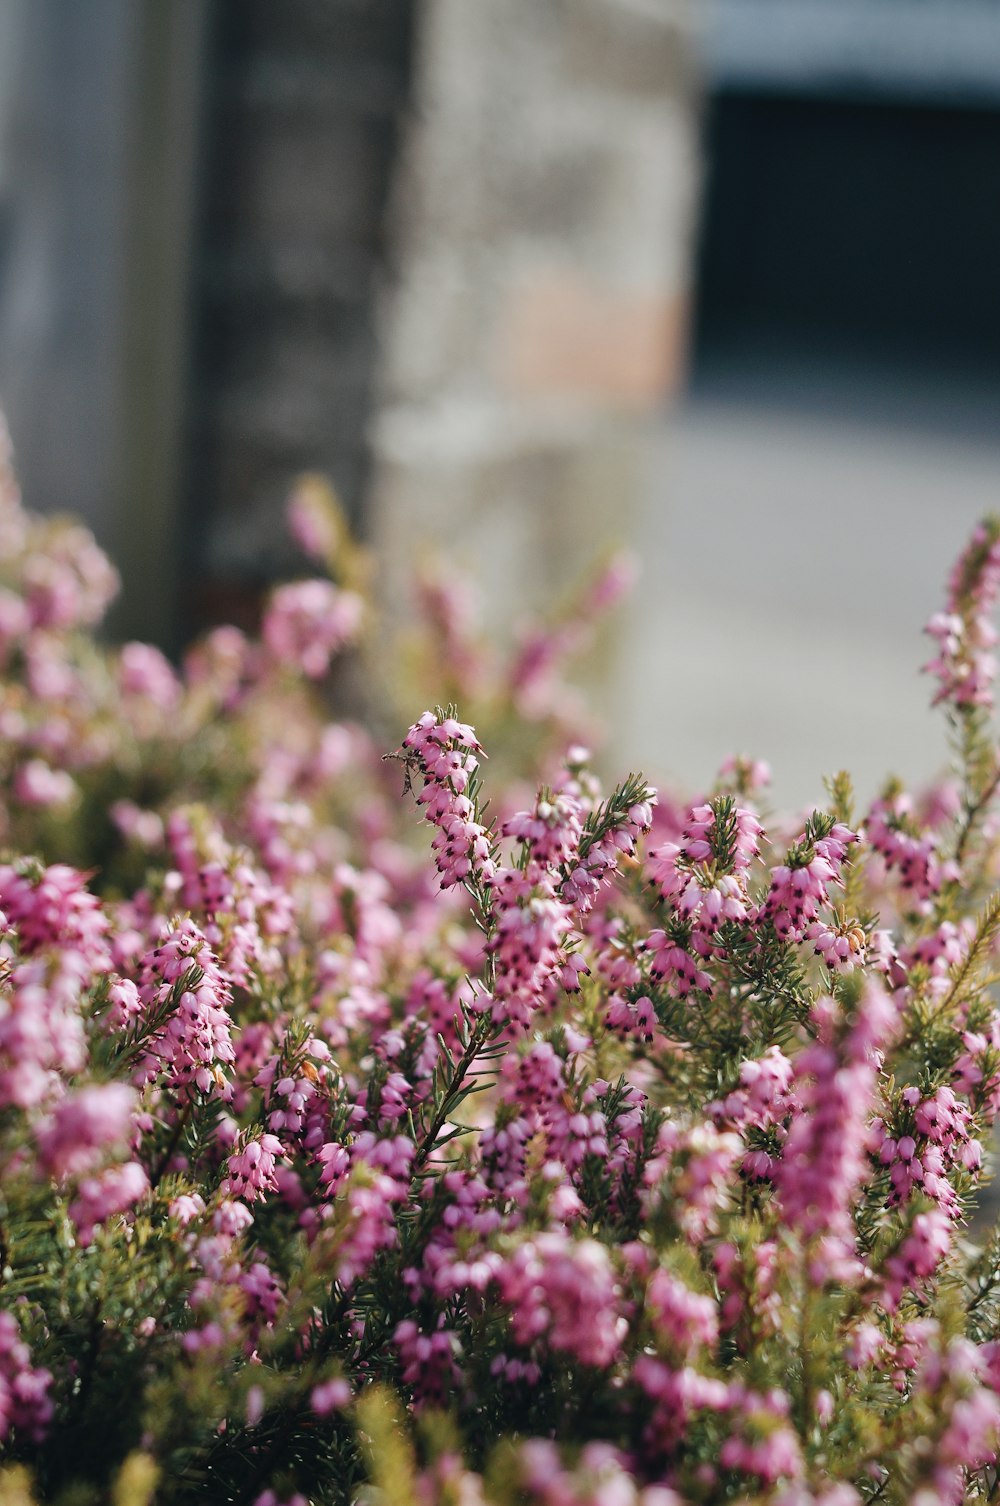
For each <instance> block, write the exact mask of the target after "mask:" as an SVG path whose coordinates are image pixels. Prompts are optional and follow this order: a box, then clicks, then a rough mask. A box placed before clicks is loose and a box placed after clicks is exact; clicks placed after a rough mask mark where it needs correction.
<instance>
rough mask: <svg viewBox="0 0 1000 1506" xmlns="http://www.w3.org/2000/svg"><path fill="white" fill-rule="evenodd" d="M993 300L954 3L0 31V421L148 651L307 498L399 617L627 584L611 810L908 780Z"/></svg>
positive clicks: (931, 744)
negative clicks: (763, 767)
mask: <svg viewBox="0 0 1000 1506" xmlns="http://www.w3.org/2000/svg"><path fill="white" fill-rule="evenodd" d="M998 267H1000V6H998V5H997V3H996V0H280V3H277V0H82V3H81V0H0V401H2V402H3V404H4V406H5V407H6V410H7V412H8V416H9V420H10V424H11V429H12V432H13V437H14V441H15V446H16V449H17V452H18V456H19V464H20V471H21V477H22V482H23V485H24V490H25V495H26V500H27V502H28V504H29V505H30V506H32V507H34V508H36V509H39V510H43V511H46V510H50V511H52V510H55V511H58V510H72V511H76V512H80V513H82V514H83V515H84V516H85V517H86V519H87V521H88V522H89V523H90V524H91V526H92V527H93V528H94V529H95V531H96V533H97V535H98V537H99V539H100V541H101V543H102V544H103V545H104V546H105V547H106V548H107V549H108V550H109V551H110V552H111V554H112V555H113V557H114V558H115V559H116V560H117V561H118V563H119V565H120V567H121V569H122V573H123V576H124V580H125V590H124V593H123V596H122V600H121V602H120V604H119V607H118V609H117V611H118V615H117V618H116V620H115V622H114V624H113V627H114V629H115V631H116V632H118V633H120V634H123V635H128V636H141V637H147V638H151V639H153V640H154V641H156V642H159V643H161V644H163V645H164V646H166V647H168V648H172V649H176V648H177V647H179V646H180V644H181V643H182V642H183V641H184V640H185V639H186V638H188V637H190V636H191V634H192V633H193V632H194V631H196V630H198V629H200V628H202V627H204V626H206V625H208V624H210V623H214V622H218V621H220V620H229V619H232V620H236V621H239V622H241V623H247V622H251V621H252V620H253V617H254V614H255V611H256V609H257V605H258V603H259V600H260V595H261V592H262V590H263V589H264V588H265V586H266V584H267V582H268V581H269V580H272V579H274V578H275V577H276V576H278V575H280V574H281V573H282V571H283V570H286V569H289V568H295V566H296V561H295V558H294V556H293V555H292V554H291V552H290V550H289V547H288V546H287V544H286V542H285V538H284V529H283V505H284V501H285V498H286V496H287V493H288V489H289V486H290V484H291V482H292V480H293V478H294V477H295V476H296V475H297V474H298V473H300V472H301V471H303V470H320V471H323V472H326V473H327V474H329V475H330V476H331V478H332V479H333V481H334V483H335V484H336V486H337V488H338V491H339V493H340V496H341V498H342V500H343V502H344V504H345V506H346V507H347V509H348V510H349V513H350V515H351V518H352V520H353V522H354V524H355V526H356V527H357V528H358V529H359V531H360V532H361V533H362V534H363V535H364V536H365V537H366V538H368V539H370V540H371V541H373V542H374V543H375V545H376V546H377V549H378V551H379V560H380V591H381V593H382V599H383V602H384V603H385V606H386V609H387V611H388V612H389V614H390V615H393V614H395V615H396V616H397V617H398V618H400V619H402V620H405V618H406V615H407V612H408V598H407V584H406V582H407V579H408V576H409V572H410V570H411V567H412V564H413V561H414V559H415V558H417V557H419V556H420V555H421V554H423V553H424V552H425V551H430V550H436V551H437V552H438V553H439V554H440V555H442V556H443V557H446V558H447V559H449V560H454V561H455V562H456V565H457V566H460V567H461V568H463V569H467V570H469V571H470V572H471V574H472V575H473V577H474V578H475V579H476V580H477V582H478V584H479V590H480V596H481V609H482V613H483V617H484V620H485V622H486V623H487V625H489V626H490V627H491V628H493V629H495V630H496V631H497V632H503V631H506V630H508V629H509V627H510V625H511V622H512V621H513V620H516V619H517V618H518V617H519V616H520V615H521V614H522V613H524V612H525V611H530V610H544V609H545V607H546V604H547V603H548V602H549V601H551V600H552V599H554V598H556V597H558V596H561V595H562V594H563V593H564V592H565V591H566V590H567V588H568V587H569V586H571V584H572V582H573V581H574V579H575V578H576V577H577V576H578V575H579V573H580V571H581V570H583V569H584V568H585V566H586V565H587V563H588V561H589V560H590V559H592V558H593V556H594V555H595V554H597V553H598V552H599V551H600V550H601V549H602V548H603V547H604V546H606V545H607V544H609V543H616V542H625V543H627V544H628V545H630V546H631V547H632V549H633V550H634V551H635V553H636V554H637V556H638V558H639V560H640V563H641V567H642V574H641V578H640V581H639V585H638V588H637V590H636V593H635V596H634V599H633V601H632V603H631V604H630V606H629V607H628V608H627V609H626V611H625V612H624V613H623V614H622V618H621V621H620V622H619V623H618V624H617V626H616V627H615V629H614V639H613V652H612V653H611V654H610V655H609V654H608V653H605V654H604V655H603V656H602V658H601V664H602V666H603V669H602V671H601V673H602V674H603V677H604V683H603V684H602V685H600V686H599V687H598V688H597V693H598V695H599V696H600V699H601V701H602V703H603V705H604V706H605V707H607V708H608V715H609V720H610V722H611V724H612V728H613V730H614V733H615V741H616V753H615V756H614V763H615V765H616V767H621V766H622V765H623V764H626V763H629V762H634V763H638V764H641V765H642V766H643V767H644V768H645V769H646V770H647V771H648V772H650V773H651V774H652V775H654V776H663V775H665V774H673V775H676V776H677V777H678V778H680V779H681V780H682V781H684V782H686V783H687V784H689V785H692V786H698V785H703V784H704V783H705V782H706V781H707V780H708V779H709V778H710V777H711V775H712V773H713V772H714V770H715V769H716V768H717V766H718V764H719V763H720V762H721V760H722V759H723V758H724V757H725V756H726V755H727V754H728V753H731V752H745V753H748V754H752V755H754V756H759V757H765V758H767V759H769V761H770V762H771V764H772V767H773V769H774V774H775V785H776V793H777V796H778V798H779V800H781V801H782V802H788V803H792V802H799V801H806V800H808V799H810V798H816V797H818V796H820V795H821V793H822V787H821V776H822V774H824V773H830V772H833V771H835V770H836V769H838V768H840V767H845V766H846V767H849V768H851V769H853V770H855V771H856V773H857V775H858V783H859V786H860V787H861V789H862V790H863V791H864V793H866V794H870V793H871V792H873V790H874V789H875V787H876V784H877V782H878V781H879V779H880V778H881V777H882V775H883V774H884V773H885V772H886V771H887V770H888V769H890V768H891V769H893V770H895V771H897V772H898V773H900V774H901V775H902V776H903V777H904V778H905V779H906V780H907V781H919V780H920V779H923V778H926V777H929V776H930V775H931V774H932V773H933V772H934V771H935V769H936V768H938V767H939V766H940V765H941V764H942V762H943V761H944V759H945V756H946V749H945V743H944V738H943V734H942V731H941V728H940V727H939V725H938V722H937V720H936V719H935V718H934V717H933V716H932V715H931V713H930V712H929V710H928V709H927V702H928V700H929V686H928V684H927V682H926V681H922V680H921V679H920V677H919V676H918V674H917V669H918V666H919V664H920V662H921V661H922V660H923V659H924V658H926V657H928V654H929V650H928V648H927V645H926V641H925V642H921V639H920V628H921V625H922V623H923V622H924V621H925V620H926V618H927V617H928V616H929V615H930V613H931V612H932V611H933V610H935V609H936V608H937V606H938V604H939V602H940V599H941V595H942V590H943V581H944V577H945V574H946V571H947V569H948V566H949V564H950V561H951V559H952V557H953V556H954V554H955V553H956V552H957V550H958V549H959V548H960V546H961V544H962V542H963V540H964V537H965V535H966V533H967V532H968V530H969V528H970V526H971V525H972V523H973V522H974V521H975V519H976V518H977V517H978V516H980V515H981V514H982V513H983V512H985V511H987V510H989V509H990V508H995V507H997V506H1000V486H998V483H1000V278H998V273H997V269H998ZM596 674H597V671H596V670H595V675H596ZM417 709H419V708H417Z"/></svg>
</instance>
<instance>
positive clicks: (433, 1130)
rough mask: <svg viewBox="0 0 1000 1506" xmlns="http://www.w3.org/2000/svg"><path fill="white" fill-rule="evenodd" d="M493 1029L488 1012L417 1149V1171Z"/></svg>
mask: <svg viewBox="0 0 1000 1506" xmlns="http://www.w3.org/2000/svg"><path fill="white" fill-rule="evenodd" d="M493 1028H494V1027H493V1018H492V1016H491V1015H490V1014H489V1013H488V1012H487V1013H486V1014H484V1015H482V1016H481V1017H480V1019H479V1021H478V1023H477V1024H476V1027H475V1029H474V1030H473V1032H472V1034H471V1036H470V1037H469V1043H468V1045H467V1046H466V1048H465V1050H464V1052H463V1053H462V1055H461V1057H460V1058H459V1060H458V1061H457V1062H456V1063H455V1068H454V1071H453V1072H452V1074H451V1080H450V1081H449V1083H448V1086H447V1088H446V1089H445V1091H444V1093H443V1094H442V1096H441V1102H440V1104H439V1105H438V1108H437V1110H436V1112H435V1114H434V1117H433V1119H432V1120H431V1122H430V1125H429V1127H428V1129H427V1133H426V1134H425V1135H424V1137H423V1139H422V1140H421V1142H420V1144H419V1145H418V1147H417V1153H416V1155H415V1156H414V1160H413V1165H414V1170H415V1171H418V1172H419V1171H420V1170H421V1169H422V1167H423V1166H424V1164H425V1163H426V1161H427V1158H428V1156H429V1155H430V1153H431V1151H432V1150H433V1149H434V1146H435V1144H436V1143H437V1137H438V1135H440V1133H441V1131H442V1129H443V1128H444V1125H445V1123H446V1121H447V1119H448V1116H449V1114H450V1113H451V1111H452V1109H453V1108H454V1107H455V1106H456V1105H455V1098H456V1094H458V1093H459V1092H460V1090H461V1087H462V1084H463V1082H464V1081H465V1079H466V1077H467V1076H468V1073H469V1069H470V1067H471V1066H472V1064H473V1062H474V1061H475V1059H476V1057H477V1056H478V1055H479V1052H480V1051H481V1049H482V1048H483V1046H484V1045H485V1044H486V1042H487V1040H488V1039H489V1036H490V1031H491V1030H492V1029H493Z"/></svg>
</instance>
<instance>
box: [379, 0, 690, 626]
mask: <svg viewBox="0 0 1000 1506" xmlns="http://www.w3.org/2000/svg"><path fill="white" fill-rule="evenodd" d="M418 16H419V24H418V28H417V37H416V54H415V61H414V81H413V86H412V98H413V105H412V110H411V114H410V117H409V122H408V126H407V128H406V131H405V134H404V141H403V151H402V158H401V162H400V165H399V168H398V171H397V178H396V183H395V191H394V200H393V206H392V212H393V221H392V232H391V235H392V272H393V281H392V283H391V285H390V286H389V288H388V290H387V294H386V297H385V300H384V305H383V323H382V334H383V356H382V365H381V370H380V385H379V391H378V404H377V409H376V414H375V420H374V428H373V476H372V505H373V508H374V514H373V516H374V529H375V533H376V537H377V539H378V541H379V544H380V546H381V549H380V554H381V557H382V560H383V562H384V572H385V597H386V600H387V601H388V602H390V603H393V604H395V605H396V606H397V607H399V606H400V604H401V603H403V602H405V594H404V592H403V584H404V581H405V579H406V575H407V572H408V571H409V569H410V568H411V566H412V561H413V558H414V556H415V555H419V554H420V552H421V551H422V550H426V549H427V548H428V547H429V546H439V547H440V548H441V549H442V550H443V551H447V553H448V554H449V555H450V556H451V557H456V556H457V557H458V558H459V559H460V560H462V561H463V562H465V563H467V564H468V565H470V566H471V568H472V570H473V572H474V574H475V575H476V576H477V577H478V578H479V579H480V581H481V582H482V583H483V585H484V586H485V587H486V589H487V597H488V600H489V603H490V605H491V608H492V610H493V612H494V613H501V614H502V613H504V612H506V611H507V609H508V604H509V603H511V602H514V603H515V604H517V603H519V602H525V601H527V602H529V603H531V604H533V605H535V606H543V605H544V604H545V601H546V599H547V597H548V596H549V595H550V594H551V592H552V590H553V588H555V587H558V586H559V585H561V584H564V583H565V582H566V581H567V580H568V579H571V578H572V576H573V575H574V573H576V572H577V571H579V569H580V568H581V567H582V566H584V565H585V564H586V563H587V562H588V561H589V560H590V559H591V558H592V557H593V555H594V553H595V551H596V550H598V549H599V548H600V547H601V546H602V545H603V544H605V543H606V542H608V541H609V540H613V539H615V538H618V539H621V538H623V537H627V536H628V534H629V531H630V525H631V522H632V509H633V504H634V503H636V502H637V499H638V495H639V492H640V490H641V486H642V473H643V468H644V466H645V464H646V451H645V440H646V437H647V431H648V419H649V415H650V414H651V413H652V412H653V411H654V410H657V409H659V408H660V407H661V406H662V404H663V402H664V400H665V398H667V397H668V396H669V394H670V393H672V392H673V391H674V389H675V388H676V386H677V384H678V381H679V379H680V377H681V373H682V370H683V365H684V356H685V336H686V329H687V314H688V306H689V287H690V240H691V234H692V222H693V201H694V196H695V190H696V187H697V177H698V160H697V151H696V141H695V136H696V109H695V106H696V99H695V85H694V77H693V59H692V38H691V22H690V17H689V12H688V7H687V5H686V4H684V3H682V0H546V3H544V4H539V3H538V0H473V3H470V0H422V3H421V4H420V6H419V8H418Z"/></svg>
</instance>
